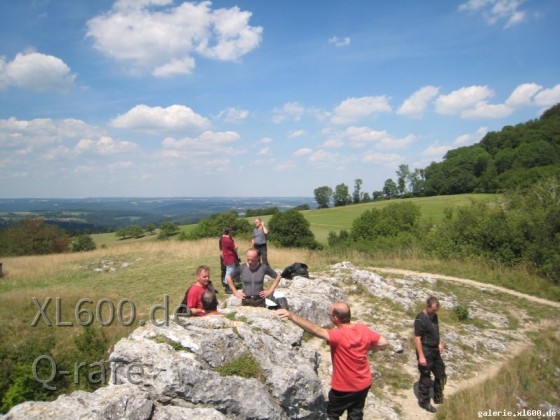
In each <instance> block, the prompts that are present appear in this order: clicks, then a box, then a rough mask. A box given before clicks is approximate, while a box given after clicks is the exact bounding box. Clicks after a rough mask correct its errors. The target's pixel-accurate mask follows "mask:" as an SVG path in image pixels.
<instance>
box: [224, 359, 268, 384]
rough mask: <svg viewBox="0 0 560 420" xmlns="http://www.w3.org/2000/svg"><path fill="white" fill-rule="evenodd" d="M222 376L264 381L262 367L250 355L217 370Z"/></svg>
mask: <svg viewBox="0 0 560 420" xmlns="http://www.w3.org/2000/svg"><path fill="white" fill-rule="evenodd" d="M216 372H218V373H219V374H220V375H222V376H240V377H242V378H255V379H257V380H259V381H261V382H262V381H264V375H263V373H262V370H261V367H260V366H259V364H258V363H257V362H256V361H255V359H253V357H252V356H251V355H250V354H244V355H242V356H240V357H239V358H237V359H235V360H232V361H231V362H229V363H227V364H225V365H223V366H220V367H219V368H217V369H216Z"/></svg>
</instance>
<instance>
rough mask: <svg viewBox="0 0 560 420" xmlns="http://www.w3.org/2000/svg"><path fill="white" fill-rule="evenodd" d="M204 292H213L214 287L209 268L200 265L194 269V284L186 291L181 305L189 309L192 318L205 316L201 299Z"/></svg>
mask: <svg viewBox="0 0 560 420" xmlns="http://www.w3.org/2000/svg"><path fill="white" fill-rule="evenodd" d="M206 290H209V291H211V292H214V285H213V284H212V281H211V280H210V267H208V266H207V265H200V266H198V268H197V269H196V283H195V284H193V285H192V286H191V287H189V288H188V289H187V292H186V293H185V299H184V300H183V304H185V305H187V306H188V307H189V308H190V310H191V313H192V315H193V316H202V315H205V312H204V309H203V308H202V301H201V298H202V294H203V293H204V292H205V291H206Z"/></svg>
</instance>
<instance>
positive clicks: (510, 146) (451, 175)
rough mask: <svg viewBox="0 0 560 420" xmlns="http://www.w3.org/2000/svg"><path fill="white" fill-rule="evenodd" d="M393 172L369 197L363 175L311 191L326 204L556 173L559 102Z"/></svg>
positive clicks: (494, 187)
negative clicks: (439, 157)
mask: <svg viewBox="0 0 560 420" xmlns="http://www.w3.org/2000/svg"><path fill="white" fill-rule="evenodd" d="M396 175H397V176H396V179H391V178H389V179H387V180H385V182H384V184H383V189H382V190H381V191H373V193H372V196H371V197H370V196H369V195H368V194H367V193H362V191H361V185H362V180H361V179H356V180H355V184H354V192H353V194H352V195H350V194H349V190H348V186H347V185H345V184H344V183H342V184H339V185H337V186H336V187H335V188H334V190H333V189H332V188H330V187H328V186H322V187H319V188H316V189H315V191H314V195H315V201H317V205H318V207H319V208H326V207H329V206H330V205H331V204H332V205H333V206H335V207H336V206H345V205H348V204H357V203H360V202H367V201H371V200H380V199H391V198H402V197H424V196H427V197H429V196H436V195H452V194H466V193H497V192H503V191H507V190H511V189H514V188H528V187H530V186H531V185H533V184H535V183H536V182H538V181H539V180H542V179H546V178H550V177H560V104H557V105H555V106H553V107H552V108H550V109H548V110H547V111H545V112H544V113H543V114H542V115H541V117H540V118H538V119H536V120H531V121H528V122H525V123H521V124H518V125H516V126H505V127H503V128H502V130H500V131H492V132H489V133H487V134H486V135H485V136H484V137H483V139H482V140H481V141H480V142H479V143H477V144H474V145H472V146H465V147H459V148H457V149H453V150H449V151H448V152H447V153H446V154H445V156H444V157H443V160H442V161H441V162H432V163H431V164H430V165H428V166H427V167H426V168H417V169H410V168H409V166H408V165H406V164H401V165H399V168H398V170H397V171H396Z"/></svg>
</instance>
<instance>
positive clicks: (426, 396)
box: [414, 296, 447, 413]
mask: <svg viewBox="0 0 560 420" xmlns="http://www.w3.org/2000/svg"><path fill="white" fill-rule="evenodd" d="M438 310H439V300H438V299H437V298H436V297H435V296H430V297H429V298H428V300H427V301H426V307H425V308H424V310H423V311H422V312H420V313H419V314H418V315H417V316H416V319H415V320H414V340H415V341H414V343H415V345H416V357H417V358H418V370H419V371H420V380H419V381H418V405H419V406H420V407H422V408H423V409H424V410H426V411H429V412H430V413H435V412H436V411H437V410H436V408H435V407H434V406H433V405H432V404H430V388H431V387H432V386H433V388H434V403H435V404H441V403H443V387H444V385H445V381H446V379H447V375H446V374H445V364H444V363H443V359H442V358H441V354H442V353H443V342H442V341H441V338H440V336H439V322H438V316H437V311H438ZM432 372H433V373H434V379H435V380H434V381H432V379H431V374H432Z"/></svg>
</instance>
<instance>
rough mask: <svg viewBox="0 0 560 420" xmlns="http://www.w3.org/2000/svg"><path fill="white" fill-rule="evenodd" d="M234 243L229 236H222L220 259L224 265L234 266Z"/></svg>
mask: <svg viewBox="0 0 560 420" xmlns="http://www.w3.org/2000/svg"><path fill="white" fill-rule="evenodd" d="M235 257H236V254H235V243H234V242H233V239H231V238H230V237H229V236H227V235H225V236H222V258H223V259H224V265H232V264H235Z"/></svg>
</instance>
